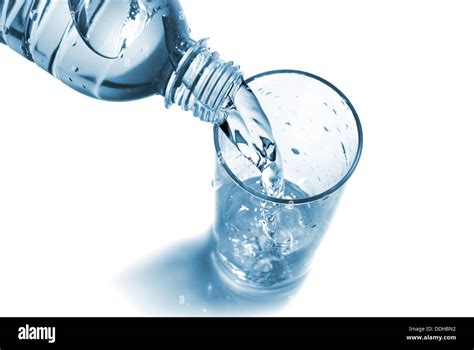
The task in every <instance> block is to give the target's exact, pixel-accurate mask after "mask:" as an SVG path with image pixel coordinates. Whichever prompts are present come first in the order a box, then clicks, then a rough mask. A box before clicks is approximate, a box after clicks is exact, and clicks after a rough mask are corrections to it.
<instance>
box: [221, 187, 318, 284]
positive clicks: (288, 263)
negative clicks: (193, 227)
mask: <svg viewBox="0 0 474 350" xmlns="http://www.w3.org/2000/svg"><path fill="white" fill-rule="evenodd" d="M245 185H246V186H249V187H251V188H253V189H255V190H258V189H259V188H260V187H261V184H260V179H259V178H253V179H250V180H247V181H246V182H245ZM307 197H308V195H307V194H306V193H304V192H303V191H302V190H301V189H300V188H299V187H298V186H296V185H295V184H293V183H291V182H288V181H287V182H286V184H285V194H284V198H288V199H301V198H307ZM217 203H219V208H218V209H217V219H216V222H215V226H214V231H215V236H216V238H217V242H218V243H217V259H216V260H217V262H218V263H219V264H220V266H221V268H222V269H223V270H224V271H227V272H229V276H228V277H229V278H230V279H231V280H233V281H234V282H236V283H239V282H243V285H248V286H251V285H254V286H255V287H257V288H278V287H280V286H282V285H286V284H288V283H291V282H295V281H297V280H298V279H300V278H301V277H302V276H304V274H305V273H306V272H307V271H308V268H309V265H310V262H311V257H312V255H313V253H314V251H315V249H316V246H317V245H318V244H319V241H320V239H321V236H322V232H324V231H323V230H322V229H321V228H322V227H321V222H320V221H318V220H319V219H320V217H319V212H320V210H319V208H318V207H316V206H315V205H313V204H311V203H309V204H302V205H295V204H286V205H284V204H278V203H272V204H268V203H265V202H263V203H262V201H261V200H260V199H259V198H257V197H255V196H253V195H250V194H249V193H248V192H246V191H244V190H243V189H242V188H240V187H239V186H236V185H235V184H234V183H233V182H229V183H228V184H226V185H223V186H222V187H220V188H219V189H218V190H217ZM268 205H269V207H268ZM262 211H265V214H264V215H262ZM268 218H271V220H272V222H271V223H268V222H266V221H267V220H268ZM268 226H270V229H268Z"/></svg>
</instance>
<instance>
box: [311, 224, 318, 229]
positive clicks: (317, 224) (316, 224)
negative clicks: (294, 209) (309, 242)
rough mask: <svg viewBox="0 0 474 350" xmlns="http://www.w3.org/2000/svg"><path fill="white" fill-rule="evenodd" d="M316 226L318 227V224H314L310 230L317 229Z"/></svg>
mask: <svg viewBox="0 0 474 350" xmlns="http://www.w3.org/2000/svg"><path fill="white" fill-rule="evenodd" d="M316 226H318V224H314V225H312V226H311V227H310V228H315V227H316Z"/></svg>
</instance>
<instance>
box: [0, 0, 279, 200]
mask: <svg viewBox="0 0 474 350" xmlns="http://www.w3.org/2000/svg"><path fill="white" fill-rule="evenodd" d="M0 43H4V44H7V45H8V46H9V47H10V48H11V49H13V50H15V51H16V52H18V53H19V54H20V55H22V56H24V57H25V58H27V59H28V60H30V61H33V62H35V63H36V64H37V65H38V66H40V67H41V68H43V69H44V70H46V71H48V72H49V73H51V74H52V75H53V76H55V77H56V78H57V79H59V80H61V81H62V82H63V83H65V84H66V85H68V86H70V87H72V88H73V89H75V90H77V91H79V92H81V93H83V94H86V95H89V96H91V97H93V98H97V99H101V100H109V101H127V100H132V99H139V98H144V97H147V96H151V95H155V94H158V95H161V96H163V97H164V98H165V105H166V106H167V107H169V106H171V105H173V104H177V105H179V106H180V107H181V108H182V109H183V110H186V111H188V110H191V111H192V112H193V114H194V116H196V117H198V118H200V119H201V120H204V121H208V122H212V123H215V124H218V125H220V126H221V129H222V130H224V132H225V133H226V135H227V136H228V137H229V138H230V139H231V140H232V142H233V143H234V144H235V145H236V147H237V148H238V149H239V150H240V151H241V153H242V154H243V155H244V156H245V157H246V158H247V159H248V160H249V161H250V162H251V163H253V164H254V165H255V166H256V167H257V168H258V169H259V170H260V171H261V172H262V185H263V190H264V191H266V193H268V194H269V195H274V196H280V195H281V194H282V192H283V184H284V182H283V173H282V170H281V168H282V166H281V159H280V157H279V155H278V152H277V148H276V143H275V141H274V139H273V135H272V130H271V126H270V123H269V121H268V119H267V117H266V115H265V113H264V112H263V110H262V108H261V107H260V104H259V103H258V100H257V98H256V97H255V95H254V94H253V93H252V91H250V89H249V88H248V86H247V85H246V84H245V83H244V80H243V77H242V73H241V72H240V70H239V67H238V66H236V65H234V63H233V62H226V61H223V60H222V59H221V58H220V57H219V55H218V54H217V53H215V52H211V51H210V50H209V48H208V46H207V44H206V40H200V41H194V40H193V39H191V38H190V32H189V27H188V25H187V22H186V19H185V16H184V14H183V11H182V8H181V5H180V3H179V1H178V0H68V1H66V0H0Z"/></svg>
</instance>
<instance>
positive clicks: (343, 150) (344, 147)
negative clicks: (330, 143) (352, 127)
mask: <svg viewBox="0 0 474 350" xmlns="http://www.w3.org/2000/svg"><path fill="white" fill-rule="evenodd" d="M341 147H342V152H343V153H344V158H345V159H346V164H347V163H348V160H347V152H346V146H344V144H343V143H342V142H341Z"/></svg>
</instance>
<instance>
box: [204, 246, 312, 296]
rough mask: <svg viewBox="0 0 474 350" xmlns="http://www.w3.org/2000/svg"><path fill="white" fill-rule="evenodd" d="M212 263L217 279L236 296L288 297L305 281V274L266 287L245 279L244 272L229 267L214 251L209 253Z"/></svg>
mask: <svg viewBox="0 0 474 350" xmlns="http://www.w3.org/2000/svg"><path fill="white" fill-rule="evenodd" d="M211 260H212V263H213V265H214V267H215V269H216V271H217V273H218V275H219V277H220V278H221V279H222V280H223V281H224V283H226V284H227V285H228V286H229V287H230V288H231V289H232V290H233V291H235V292H236V293H238V294H242V295H247V296H255V297H259V296H265V295H272V296H273V297H274V296H277V295H278V296H281V297H289V296H291V295H292V294H293V293H294V292H295V291H296V290H297V289H298V288H299V287H300V286H301V285H302V282H303V281H304V280H305V278H306V275H307V273H305V274H304V275H302V276H300V277H299V278H292V279H288V280H284V281H280V282H278V283H275V284H272V285H268V284H263V283H259V282H257V281H251V280H248V279H245V272H243V271H241V270H240V269H238V268H235V267H233V266H231V265H230V264H229V263H228V262H227V261H226V259H225V257H223V256H222V254H220V253H219V252H218V251H216V249H214V250H213V251H212V253H211Z"/></svg>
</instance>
